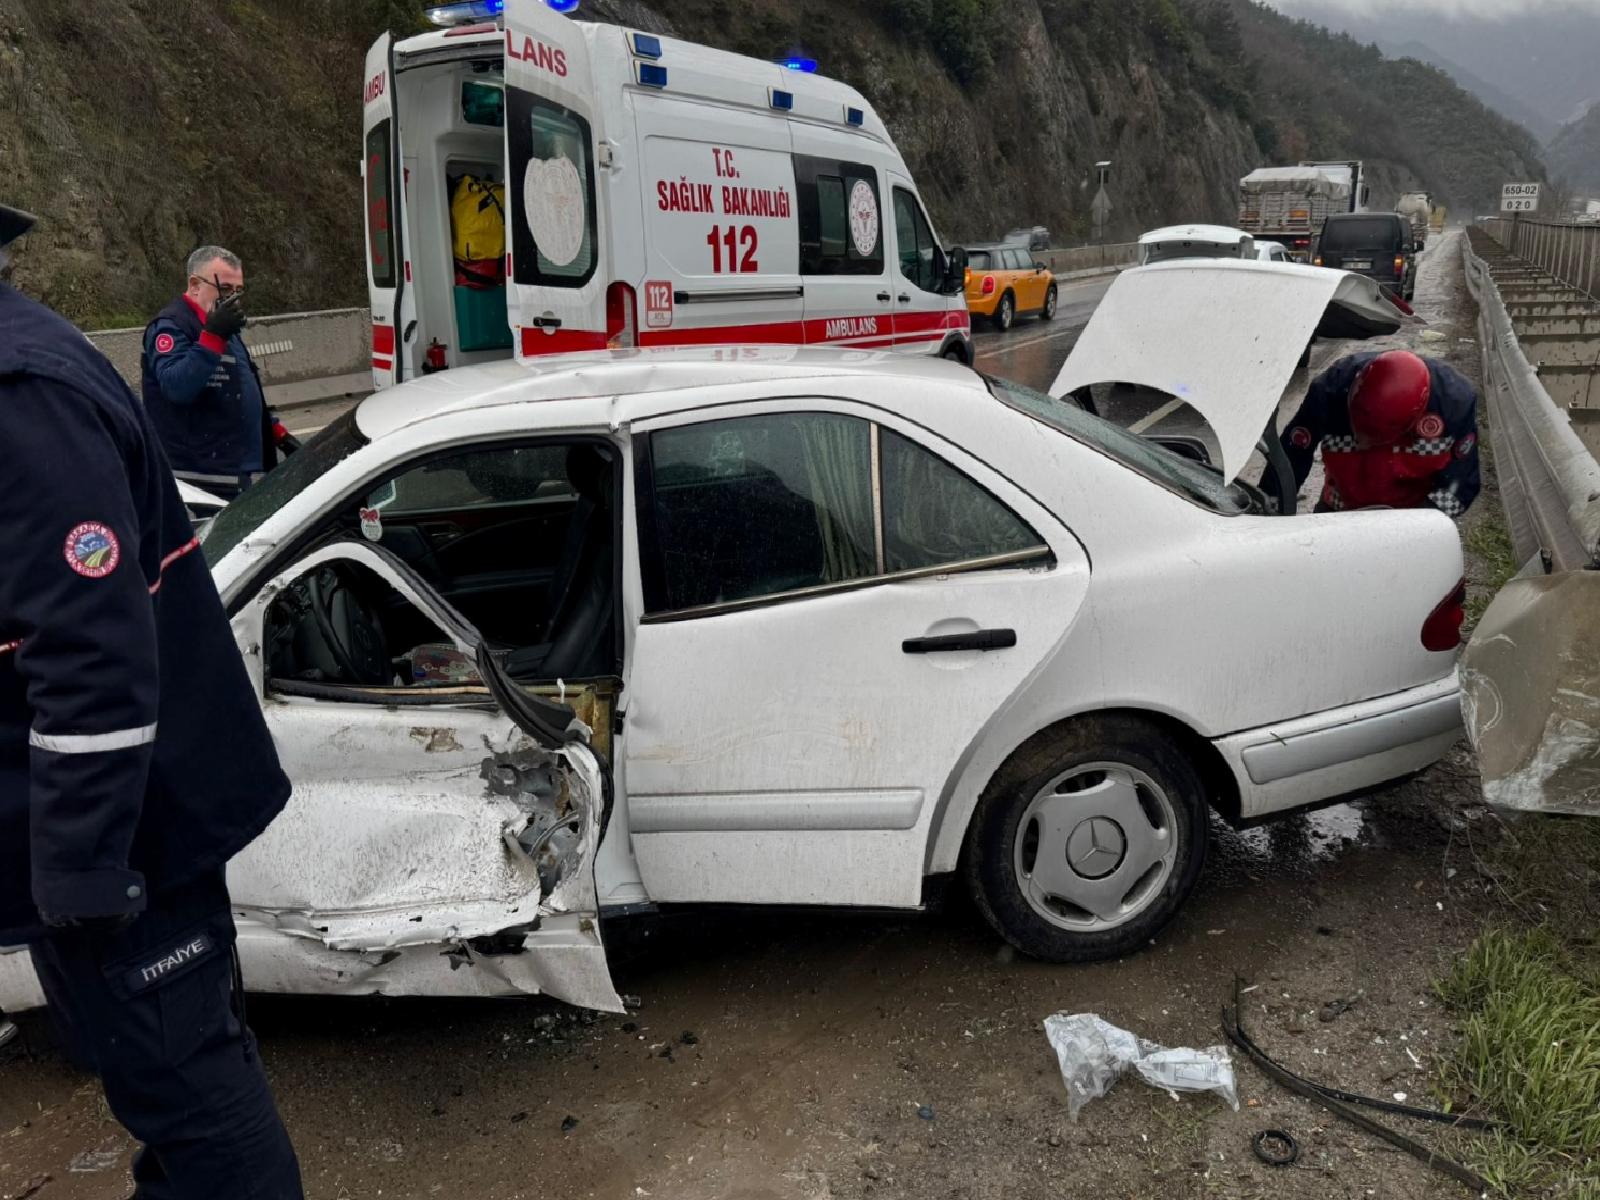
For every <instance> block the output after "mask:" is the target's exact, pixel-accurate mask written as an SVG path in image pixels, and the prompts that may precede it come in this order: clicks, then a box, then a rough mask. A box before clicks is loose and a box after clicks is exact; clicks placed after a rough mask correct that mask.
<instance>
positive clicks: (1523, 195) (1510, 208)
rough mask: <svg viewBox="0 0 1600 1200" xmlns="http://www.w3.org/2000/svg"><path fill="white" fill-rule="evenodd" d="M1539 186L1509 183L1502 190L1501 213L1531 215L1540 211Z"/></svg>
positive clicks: (1535, 184)
mask: <svg viewBox="0 0 1600 1200" xmlns="http://www.w3.org/2000/svg"><path fill="white" fill-rule="evenodd" d="M1539 186H1540V185H1539V184H1537V183H1508V184H1506V185H1505V186H1504V187H1502V188H1501V189H1500V211H1501V212H1508V213H1531V212H1538V211H1539Z"/></svg>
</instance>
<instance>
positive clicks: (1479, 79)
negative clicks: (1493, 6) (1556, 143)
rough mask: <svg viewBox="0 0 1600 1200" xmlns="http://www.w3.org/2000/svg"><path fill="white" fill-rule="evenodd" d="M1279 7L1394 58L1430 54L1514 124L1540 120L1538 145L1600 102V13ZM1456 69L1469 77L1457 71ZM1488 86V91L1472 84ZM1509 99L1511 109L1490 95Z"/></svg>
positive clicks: (1344, 0)
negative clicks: (1598, 65)
mask: <svg viewBox="0 0 1600 1200" xmlns="http://www.w3.org/2000/svg"><path fill="white" fill-rule="evenodd" d="M1271 3H1272V4H1273V5H1274V7H1276V8H1278V9H1279V10H1280V11H1282V12H1285V13H1287V14H1289V15H1291V16H1296V17H1303V18H1305V19H1307V20H1311V21H1315V22H1317V23H1318V24H1319V25H1327V26H1328V27H1329V28H1331V29H1337V30H1344V31H1345V32H1347V33H1349V34H1350V35H1351V36H1353V37H1357V38H1360V39H1361V40H1363V41H1369V42H1377V43H1379V44H1380V45H1381V46H1383V47H1384V48H1385V50H1386V51H1389V52H1390V53H1402V54H1407V55H1416V56H1417V57H1423V55H1422V53H1421V52H1420V51H1418V50H1417V49H1416V46H1412V45H1411V43H1416V45H1417V46H1422V47H1426V48H1427V49H1428V51H1431V54H1429V55H1428V56H1427V57H1425V58H1424V61H1427V62H1432V63H1433V64H1434V65H1435V66H1438V67H1440V68H1441V69H1443V70H1445V71H1447V72H1449V73H1450V74H1451V75H1452V76H1454V77H1455V79H1456V82H1458V83H1459V84H1460V85H1461V86H1462V87H1464V88H1466V89H1467V90H1468V91H1470V92H1473V93H1474V94H1476V95H1477V96H1478V97H1479V99H1481V100H1483V101H1484V103H1486V104H1489V105H1491V106H1492V107H1494V108H1496V109H1497V110H1498V111H1500V112H1502V113H1503V114H1504V115H1506V116H1508V117H1510V118H1511V119H1512V120H1516V121H1523V122H1524V123H1528V124H1530V127H1531V123H1529V122H1528V121H1527V119H1526V116H1527V114H1526V109H1531V110H1533V112H1534V113H1536V114H1537V115H1538V117H1539V118H1540V119H1541V120H1540V121H1539V124H1538V127H1537V128H1532V132H1534V133H1535V134H1536V135H1537V136H1538V137H1539V138H1540V139H1541V140H1544V139H1546V138H1548V137H1550V136H1551V135H1552V134H1553V132H1554V128H1553V127H1555V126H1560V125H1565V124H1567V123H1568V122H1571V121H1573V120H1576V119H1577V118H1579V117H1581V116H1582V115H1583V113H1584V111H1585V109H1586V108H1587V106H1588V104H1589V103H1590V102H1591V101H1593V100H1597V99H1600V72H1597V71H1596V69H1595V54H1596V48H1597V47H1600V8H1591V9H1590V10H1589V11H1587V12H1580V11H1576V10H1574V9H1568V10H1565V11H1562V10H1559V9H1544V10H1539V11H1533V10H1524V11H1521V12H1516V13H1514V14H1512V15H1510V16H1506V17H1500V18H1494V17H1485V16H1474V15H1470V14H1468V13H1466V12H1461V13H1458V14H1456V15H1450V16H1446V15H1442V14H1440V13H1439V12H1437V11H1434V10H1428V9H1422V8H1407V7H1406V6H1401V5H1376V6H1375V5H1367V4H1364V3H1359V2H1355V0H1271ZM1457 69H1460V70H1462V71H1463V72H1464V74H1463V75H1458V74H1456V71H1457ZM1475 82H1476V83H1479V84H1488V85H1489V91H1490V93H1491V94H1485V93H1484V92H1483V91H1481V90H1480V89H1479V87H1477V86H1474V84H1475ZM1494 92H1499V93H1503V94H1504V95H1506V96H1509V97H1510V98H1511V100H1512V101H1513V102H1514V107H1515V108H1516V109H1518V110H1521V111H1510V110H1508V109H1507V108H1505V107H1503V106H1502V104H1501V103H1497V102H1496V101H1495V99H1494V98H1493V96H1492V93H1494Z"/></svg>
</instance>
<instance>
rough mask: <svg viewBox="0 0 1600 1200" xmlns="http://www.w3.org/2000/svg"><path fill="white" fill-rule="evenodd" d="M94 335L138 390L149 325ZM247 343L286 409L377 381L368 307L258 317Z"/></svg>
mask: <svg viewBox="0 0 1600 1200" xmlns="http://www.w3.org/2000/svg"><path fill="white" fill-rule="evenodd" d="M89 340H90V341H91V342H93V343H94V344H95V345H96V346H98V347H99V349H100V352H101V353H102V354H104V355H105V356H106V357H107V358H109V359H110V360H111V364H112V365H113V366H114V367H116V368H117V370H118V371H119V372H120V373H121V375H122V377H123V378H124V379H126V380H127V381H128V383H129V384H130V386H132V387H133V388H134V389H135V390H137V389H138V387H139V357H140V355H141V353H142V352H143V348H144V330H143V329H142V328H134V329H104V330H99V331H97V332H94V333H91V334H89ZM244 342H245V345H246V346H248V347H249V348H250V355H251V357H252V358H254V359H255V363H256V366H257V367H259V368H260V370H261V382H262V384H263V385H264V386H265V387H266V389H267V402H268V403H269V404H271V405H272V406H273V407H274V408H277V409H279V410H280V411H281V410H283V409H285V408H294V407H296V406H297V405H303V404H313V403H316V402H318V401H321V400H326V399H329V398H331V397H333V396H342V395H350V394H354V393H357V392H365V391H369V390H370V389H371V387H372V349H371V343H372V314H371V312H370V311H369V310H368V309H365V308H335V309H329V310H327V311H325V312H304V313H281V314H278V315H276V316H270V317H252V318H251V319H250V324H249V326H248V327H247V328H246V329H245V333H244Z"/></svg>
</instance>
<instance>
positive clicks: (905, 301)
mask: <svg viewBox="0 0 1600 1200" xmlns="http://www.w3.org/2000/svg"><path fill="white" fill-rule="evenodd" d="M900 303H901V304H910V303H911V297H910V296H908V295H907V294H906V293H905V292H901V293H900Z"/></svg>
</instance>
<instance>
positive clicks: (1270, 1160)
mask: <svg viewBox="0 0 1600 1200" xmlns="http://www.w3.org/2000/svg"><path fill="white" fill-rule="evenodd" d="M1250 1149H1251V1150H1253V1151H1254V1152H1255V1156H1256V1157H1257V1158H1259V1159H1260V1160H1261V1161H1262V1162H1264V1163H1266V1164H1267V1165H1268V1166H1269V1167H1288V1166H1292V1165H1294V1161H1295V1159H1297V1158H1299V1157H1300V1143H1299V1142H1297V1141H1295V1140H1294V1138H1293V1137H1292V1136H1291V1135H1290V1134H1289V1132H1288V1131H1287V1130H1284V1129H1263V1130H1262V1131H1261V1132H1260V1133H1258V1134H1256V1135H1255V1137H1253V1138H1251V1139H1250Z"/></svg>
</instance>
